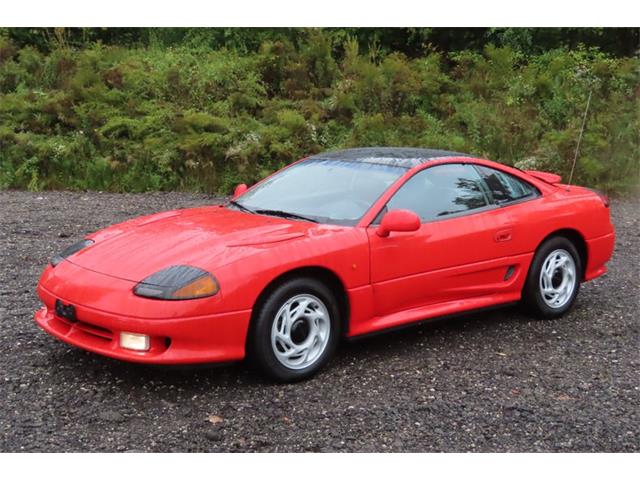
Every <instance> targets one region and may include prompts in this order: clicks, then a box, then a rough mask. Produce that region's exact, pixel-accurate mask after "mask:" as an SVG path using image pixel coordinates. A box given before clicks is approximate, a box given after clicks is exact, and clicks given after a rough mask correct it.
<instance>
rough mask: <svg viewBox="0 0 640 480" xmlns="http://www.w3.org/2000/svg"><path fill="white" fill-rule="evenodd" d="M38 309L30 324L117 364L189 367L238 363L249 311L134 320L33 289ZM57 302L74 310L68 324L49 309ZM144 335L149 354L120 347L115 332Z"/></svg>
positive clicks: (136, 318) (242, 351)
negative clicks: (197, 364) (128, 362)
mask: <svg viewBox="0 0 640 480" xmlns="http://www.w3.org/2000/svg"><path fill="white" fill-rule="evenodd" d="M38 295H39V296H40V298H41V300H42V302H43V304H44V305H43V307H42V308H41V309H40V310H38V311H37V312H36V313H35V321H36V323H37V324H38V325H39V326H40V327H41V328H42V329H43V330H45V331H46V332H47V333H49V334H51V335H53V336H54V337H56V338H58V339H60V340H62V341H63V342H65V343H68V344H70V345H74V346H76V347H80V348H82V349H84V350H88V351H90V352H94V353H98V354H100V355H105V356H107V357H112V358H116V359H119V360H125V361H131V362H138V363H151V364H195V363H215V362H229V361H235V360H241V359H242V358H244V355H245V339H246V335H247V330H248V327H249V321H250V317H251V310H245V311H238V312H226V313H216V314H207V315H202V316H191V317H177V318H166V319H159V318H139V317H134V316H127V315H121V314H115V313H109V312H105V311H103V310H99V309H96V308H91V307H88V306H85V305H82V304H77V303H75V302H73V299H68V298H62V297H61V296H60V295H58V294H54V293H53V292H52V291H50V290H48V289H47V288H45V287H44V286H43V285H39V286H38ZM56 300H60V301H62V302H64V303H65V304H72V305H73V306H74V307H75V312H76V318H75V319H73V320H68V319H67V318H63V317H61V316H59V315H58V314H57V313H56V311H55V302H56ZM121 332H127V333H137V334H143V335H148V336H149V337H150V342H149V343H150V345H149V350H147V351H135V350H129V349H126V348H123V347H122V346H121V345H120V333H121Z"/></svg>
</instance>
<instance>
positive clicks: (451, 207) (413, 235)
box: [367, 164, 512, 316]
mask: <svg viewBox="0 0 640 480" xmlns="http://www.w3.org/2000/svg"><path fill="white" fill-rule="evenodd" d="M396 208H399V209H407V210H412V211H414V212H415V213H417V214H418V215H419V216H420V218H421V226H420V229H419V230H418V231H415V232H392V233H391V234H390V235H389V236H388V237H380V236H379V235H377V233H376V230H377V225H376V224H377V223H378V222H379V220H380V219H381V218H382V216H383V215H384V212H385V211H388V210H391V209H396ZM498 208H499V207H497V206H496V205H495V204H494V203H493V201H492V199H491V197H490V194H489V192H488V191H487V188H486V184H485V183H484V182H483V180H482V179H481V177H480V175H479V173H478V171H477V170H476V169H475V168H474V167H473V166H472V165H470V164H441V165H435V166H433V167H429V168H426V169H424V170H421V171H419V172H417V173H416V174H415V175H414V176H413V177H411V178H410V179H409V180H407V182H406V183H405V184H404V185H403V186H402V187H400V189H399V190H398V191H397V192H396V193H395V194H394V196H393V197H392V198H391V199H390V200H389V202H387V205H386V206H385V208H384V209H383V211H382V212H380V215H378V217H377V219H376V221H374V222H373V224H372V225H371V226H370V227H369V228H368V229H367V231H368V237H369V245H370V251H371V283H372V288H373V294H374V303H375V306H374V309H375V315H376V316H383V315H388V314H392V313H394V312H399V311H402V310H407V309H411V308H414V307H419V306H424V305H430V304H438V303H442V302H449V301H454V300H457V299H461V298H466V297H469V296H481V295H486V294H489V293H491V292H492V291H494V290H495V289H496V288H499V287H498V285H500V284H501V283H502V282H503V281H504V277H505V271H506V268H507V265H506V262H507V261H506V260H501V258H502V257H504V256H505V252H506V250H507V249H508V247H505V246H503V245H506V244H508V243H509V242H510V241H511V236H510V229H511V224H512V221H511V217H510V216H509V215H508V214H501V215H499V216H496V215H495V214H492V212H494V211H495V210H496V209H498Z"/></svg>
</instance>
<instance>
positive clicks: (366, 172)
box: [237, 159, 407, 225]
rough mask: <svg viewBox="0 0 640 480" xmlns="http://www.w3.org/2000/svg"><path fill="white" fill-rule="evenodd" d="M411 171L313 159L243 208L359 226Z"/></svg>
mask: <svg viewBox="0 0 640 480" xmlns="http://www.w3.org/2000/svg"><path fill="white" fill-rule="evenodd" d="M406 171H407V169H406V168H404V167H398V166H393V165H384V164H376V163H369V162H353V161H346V160H339V159H331V160H323V159H308V160H303V161H301V162H299V163H297V164H295V165H292V166H290V167H289V168H285V169H284V170H281V171H280V172H278V173H276V174H275V175H273V176H272V177H270V178H268V179H267V180H265V181H264V182H262V183H261V184H259V185H257V186H255V187H254V188H252V189H251V190H249V191H248V192H247V193H245V194H244V195H242V196H241V197H240V198H239V199H238V201H237V203H239V204H240V207H241V208H242V207H244V208H247V209H250V210H253V211H258V210H271V211H280V212H288V213H290V214H294V215H301V216H304V217H308V218H311V219H314V220H316V221H319V222H321V223H330V224H337V225H355V224H356V223H357V222H358V220H359V219H360V218H361V217H362V216H363V215H364V214H365V213H366V212H367V210H369V209H370V208H371V205H372V204H373V203H374V202H375V201H376V200H377V199H378V198H379V197H380V195H382V194H383V193H384V192H385V190H387V189H388V188H389V187H390V186H391V185H392V184H393V182H395V181H396V180H397V179H398V178H400V176H402V174H404V173H405V172H406Z"/></svg>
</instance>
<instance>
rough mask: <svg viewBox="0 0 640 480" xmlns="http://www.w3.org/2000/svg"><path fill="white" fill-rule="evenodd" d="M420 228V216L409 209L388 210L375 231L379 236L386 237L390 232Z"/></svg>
mask: <svg viewBox="0 0 640 480" xmlns="http://www.w3.org/2000/svg"><path fill="white" fill-rule="evenodd" d="M419 228H420V217H418V215H416V214H415V213H414V212H412V211H411V210H400V209H398V210H389V211H388V212H387V213H386V214H385V215H384V217H382V221H381V222H380V226H379V227H378V230H377V231H376V233H377V234H378V236H380V237H388V236H389V234H390V233H391V232H415V231H416V230H418V229H419Z"/></svg>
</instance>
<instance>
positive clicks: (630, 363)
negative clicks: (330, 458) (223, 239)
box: [0, 191, 640, 452]
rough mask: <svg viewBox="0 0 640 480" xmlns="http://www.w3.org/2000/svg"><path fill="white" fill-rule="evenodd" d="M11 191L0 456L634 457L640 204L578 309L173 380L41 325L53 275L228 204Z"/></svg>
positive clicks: (0, 305) (624, 212) (507, 312)
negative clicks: (291, 376)
mask: <svg viewBox="0 0 640 480" xmlns="http://www.w3.org/2000/svg"><path fill="white" fill-rule="evenodd" d="M218 201H219V200H218V199H216V198H215V197H211V196H206V195H198V194H184V193H153V194H135V195H134V194H106V193H82V192H79V193H70V192H42V193H29V192H17V191H1V192H0V212H1V215H0V246H1V249H0V259H1V264H0V266H1V268H0V275H1V277H0V318H1V319H2V328H1V329H0V338H1V340H2V348H1V349H0V451H163V452H164V451H286V452H290V451H358V452H360V451H403V452H405V451H409V452H413V451H429V452H431V451H500V452H505V451H552V452H556V451H638V450H639V446H640V390H639V389H640V382H639V379H640V375H639V373H638V371H639V367H640V348H639V347H640V341H639V340H640V335H639V333H640V330H639V324H640V320H639V319H640V287H639V279H640V220H639V218H640V201H639V200H637V199H633V200H617V201H614V202H613V203H612V207H611V208H612V214H613V218H614V222H615V224H616V229H617V241H616V252H615V256H614V258H613V260H612V262H611V263H610V265H609V273H608V274H607V275H606V276H604V277H602V278H599V279H597V280H595V281H593V282H589V283H587V284H584V285H583V287H582V289H581V291H580V295H579V298H578V302H577V304H576V306H575V308H574V309H573V311H572V312H571V313H570V314H568V315H567V316H566V317H564V318H562V319H558V320H548V321H540V320H533V319H530V318H528V317H527V316H525V315H524V314H522V313H520V311H519V310H518V309H517V308H510V309H504V310H499V311H494V312H491V313H483V314H475V315H470V316H467V317H465V318H462V319H455V320H448V321H446V322H439V323H435V324H430V325H429V326H422V327H414V328H411V329H408V330H404V331H402V332H398V333H391V334H387V335H384V336H379V337H376V338H370V339H368V340H362V341H359V342H355V343H347V342H345V343H343V344H342V345H341V347H340V348H339V350H338V353H337V355H336V358H335V359H334V360H333V362H332V363H331V364H330V365H329V367H328V368H327V369H326V370H325V371H323V372H322V373H321V374H320V375H318V376H317V377H316V378H314V379H312V380H310V381H307V382H304V383H300V384H295V385H277V384H272V383H269V382H268V381H266V380H265V379H264V378H263V377H261V376H260V375H259V374H257V373H255V372H253V371H252V370H250V369H248V368H247V367H246V366H245V365H244V364H236V365H231V366H225V367H217V368H196V369H186V370H185V369H180V370H178V369H171V368H169V369H168V368H159V367H148V366H139V365H131V364H126V363H121V362H117V361H114V360H109V359H106V358H102V357H99V356H96V355H93V354H90V353H86V352H83V351H81V350H78V349H75V348H72V347H69V346H67V345H65V344H63V343H61V342H59V341H57V340H55V339H54V338H52V337H50V336H48V335H46V334H45V333H44V332H42V331H41V330H40V329H38V328H37V326H36V325H35V324H34V322H33V312H34V311H35V310H36V309H37V308H39V305H40V304H39V300H38V298H37V296H36V294H35V286H36V284H37V281H38V277H39V275H40V272H41V270H42V268H43V267H44V266H45V264H46V263H47V262H48V260H49V259H50V258H51V256H52V255H53V254H54V253H56V252H59V251H60V250H61V249H62V248H64V247H65V246H67V245H68V244H70V243H73V242H74V241H76V240H77V239H80V238H82V236H83V235H85V234H87V233H89V232H92V231H94V230H96V229H99V228H101V227H105V226H107V225H109V224H112V223H115V222H119V221H122V220H125V219H127V218H130V217H134V216H137V215H141V214H148V213H152V212H157V211H161V210H168V209H173V208H182V207H189V206H195V205H202V204H207V203H212V202H218Z"/></svg>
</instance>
